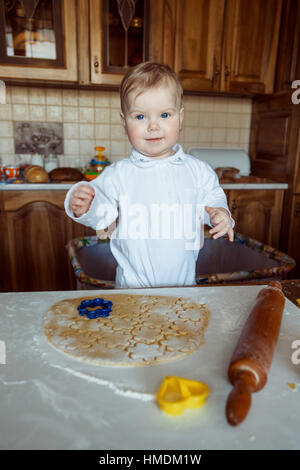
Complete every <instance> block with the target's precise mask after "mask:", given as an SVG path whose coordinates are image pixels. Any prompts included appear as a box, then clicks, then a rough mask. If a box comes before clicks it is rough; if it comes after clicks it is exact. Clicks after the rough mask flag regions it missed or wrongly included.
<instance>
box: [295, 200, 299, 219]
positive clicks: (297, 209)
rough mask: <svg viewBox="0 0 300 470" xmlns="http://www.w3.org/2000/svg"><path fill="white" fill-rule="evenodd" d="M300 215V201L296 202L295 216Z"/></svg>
mask: <svg viewBox="0 0 300 470" xmlns="http://www.w3.org/2000/svg"><path fill="white" fill-rule="evenodd" d="M299 215H300V202H297V203H296V207H295V217H298V216H299Z"/></svg>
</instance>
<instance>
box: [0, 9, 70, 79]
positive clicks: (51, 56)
mask: <svg viewBox="0 0 300 470" xmlns="http://www.w3.org/2000/svg"><path fill="white" fill-rule="evenodd" d="M76 41H77V37H76V0H62V1H58V0H52V1H51V2H45V1H40V2H21V1H15V2H4V1H2V2H1V3H0V77H1V78H3V79H19V80H20V79H33V80H54V81H67V82H70V81H71V82H76V81H77V47H76Z"/></svg>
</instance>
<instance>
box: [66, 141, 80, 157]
mask: <svg viewBox="0 0 300 470" xmlns="http://www.w3.org/2000/svg"><path fill="white" fill-rule="evenodd" d="M64 151H65V155H78V154H79V140H75V139H65V141H64Z"/></svg>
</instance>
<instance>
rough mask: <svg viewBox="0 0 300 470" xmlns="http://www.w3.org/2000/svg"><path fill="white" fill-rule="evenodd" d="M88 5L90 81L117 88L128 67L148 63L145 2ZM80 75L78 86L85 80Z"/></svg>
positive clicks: (108, 0)
mask: <svg viewBox="0 0 300 470" xmlns="http://www.w3.org/2000/svg"><path fill="white" fill-rule="evenodd" d="M89 5H90V7H89V24H90V56H89V60H90V64H89V67H87V69H89V70H90V81H91V83H93V84H105V85H106V84H107V85H118V84H120V82H121V80H122V78H123V76H124V74H125V73H126V71H127V70H128V68H129V67H131V66H133V65H136V64H139V63H140V62H144V61H146V60H148V57H149V54H148V50H149V48H148V31H149V25H148V19H149V11H148V9H149V2H148V0H90V4H89ZM83 9H84V6H83ZM84 57H87V56H85V55H84V56H83V60H86V59H85V58H84ZM84 69H86V68H85V67H82V66H81V70H82V71H84ZM84 73H85V72H83V73H81V77H80V82H81V83H86V82H87V81H88V80H89V77H88V76H87V73H85V75H84Z"/></svg>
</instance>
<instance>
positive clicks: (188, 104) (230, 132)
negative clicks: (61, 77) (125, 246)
mask: <svg viewBox="0 0 300 470" xmlns="http://www.w3.org/2000/svg"><path fill="white" fill-rule="evenodd" d="M7 96H8V97H9V100H8V101H9V102H7V104H5V105H1V106H0V120H1V121H4V122H5V124H4V125H3V126H2V130H0V133H2V134H5V135H6V132H7V130H8V129H7V125H8V124H7V123H9V122H10V123H12V122H13V120H15V121H33V122H47V121H48V122H63V123H64V124H63V129H64V139H65V155H64V156H62V157H61V158H62V159H64V158H65V159H67V160H66V161H68V162H71V161H72V162H73V163H74V165H75V164H78V161H77V160H78V159H81V160H84V161H86V162H89V160H90V159H91V157H92V156H94V154H95V151H94V146H95V145H103V146H105V147H106V148H107V152H106V155H107V156H108V158H110V159H112V161H116V160H118V159H120V158H124V157H126V156H128V155H129V153H130V151H131V144H130V143H129V141H128V138H127V136H126V134H125V133H124V129H123V126H122V124H121V120H120V98H119V93H118V92H117V91H99V90H97V91H93V90H73V89H59V88H57V89H56V88H49V89H46V88H42V87H33V88H31V87H30V88H29V87H28V88H27V87H11V86H8V87H7ZM10 101H11V103H12V104H10ZM183 106H184V108H185V117H184V121H183V129H182V131H181V133H180V138H179V142H181V143H182V145H183V147H184V149H185V150H186V149H187V148H189V147H191V146H199V145H201V146H203V147H218V148H219V147H224V148H245V149H246V150H247V151H248V147H249V133H250V126H251V112H252V101H251V99H249V98H228V97H218V96H217V97H210V96H196V95H195V96H189V95H184V97H183ZM0 125H1V124H0ZM6 150H9V149H6ZM11 150H12V149H11ZM0 154H1V150H0ZM76 161H77V163H76Z"/></svg>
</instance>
